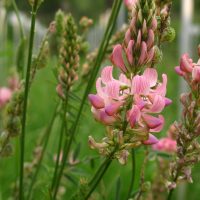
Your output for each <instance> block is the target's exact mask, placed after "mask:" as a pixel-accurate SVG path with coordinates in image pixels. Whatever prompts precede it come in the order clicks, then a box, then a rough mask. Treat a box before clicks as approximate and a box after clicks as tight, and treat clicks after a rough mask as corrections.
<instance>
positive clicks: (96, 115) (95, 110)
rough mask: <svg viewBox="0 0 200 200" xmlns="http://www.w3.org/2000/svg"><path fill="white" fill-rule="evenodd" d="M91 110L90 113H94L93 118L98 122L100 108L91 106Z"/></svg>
mask: <svg viewBox="0 0 200 200" xmlns="http://www.w3.org/2000/svg"><path fill="white" fill-rule="evenodd" d="M91 111H92V114H93V115H94V118H95V119H96V120H97V121H99V122H100V120H101V119H100V113H101V110H97V109H96V108H94V107H92V108H91Z"/></svg>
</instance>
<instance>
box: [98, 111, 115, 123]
mask: <svg viewBox="0 0 200 200" xmlns="http://www.w3.org/2000/svg"><path fill="white" fill-rule="evenodd" d="M100 120H101V122H102V123H103V124H105V125H111V124H113V123H114V122H115V121H116V119H115V118H114V117H112V116H109V115H107V114H106V113H105V111H101V112H100Z"/></svg>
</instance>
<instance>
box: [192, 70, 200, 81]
mask: <svg viewBox="0 0 200 200" xmlns="http://www.w3.org/2000/svg"><path fill="white" fill-rule="evenodd" d="M192 79H193V80H194V81H196V82H200V67H199V66H195V67H194V68H193V70H192Z"/></svg>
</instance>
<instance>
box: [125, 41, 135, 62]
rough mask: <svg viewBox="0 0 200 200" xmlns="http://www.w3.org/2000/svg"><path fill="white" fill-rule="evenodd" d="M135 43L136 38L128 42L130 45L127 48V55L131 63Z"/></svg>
mask: <svg viewBox="0 0 200 200" xmlns="http://www.w3.org/2000/svg"><path fill="white" fill-rule="evenodd" d="M133 45H134V40H130V41H129V43H128V47H127V49H126V56H127V59H128V62H129V63H130V65H132V64H133Z"/></svg>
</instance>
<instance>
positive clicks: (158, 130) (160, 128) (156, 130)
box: [150, 115, 165, 133]
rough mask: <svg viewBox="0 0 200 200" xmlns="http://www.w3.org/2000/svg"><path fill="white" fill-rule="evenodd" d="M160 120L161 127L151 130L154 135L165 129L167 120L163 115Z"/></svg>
mask: <svg viewBox="0 0 200 200" xmlns="http://www.w3.org/2000/svg"><path fill="white" fill-rule="evenodd" d="M158 118H159V119H160V121H161V124H160V125H159V126H157V127H156V128H153V129H150V132H152V133H158V132H160V131H161V130H162V129H163V126H164V123H165V119H164V117H163V116H162V115H159V116H158Z"/></svg>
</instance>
